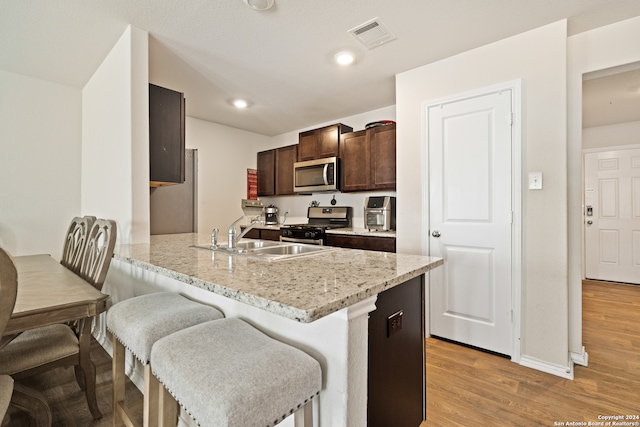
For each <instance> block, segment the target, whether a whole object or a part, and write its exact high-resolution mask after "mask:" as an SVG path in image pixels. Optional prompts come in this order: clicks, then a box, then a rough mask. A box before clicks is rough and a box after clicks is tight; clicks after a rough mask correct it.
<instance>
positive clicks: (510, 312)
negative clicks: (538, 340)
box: [509, 310, 513, 323]
mask: <svg viewBox="0 0 640 427" xmlns="http://www.w3.org/2000/svg"><path fill="white" fill-rule="evenodd" d="M509 317H510V318H511V323H513V310H509Z"/></svg>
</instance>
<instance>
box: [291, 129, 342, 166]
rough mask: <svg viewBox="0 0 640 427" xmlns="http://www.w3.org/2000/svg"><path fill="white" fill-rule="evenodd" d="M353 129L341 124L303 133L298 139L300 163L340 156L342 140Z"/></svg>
mask: <svg viewBox="0 0 640 427" xmlns="http://www.w3.org/2000/svg"><path fill="white" fill-rule="evenodd" d="M351 131H353V128H352V127H350V126H347V125H343V124H341V123H338V124H335V125H331V126H326V127H323V128H319V129H313V130H308V131H306V132H301V133H300V134H299V137H298V161H299V162H303V161H306V160H315V159H323V158H326V157H339V156H340V138H341V135H342V134H343V133H346V132H351Z"/></svg>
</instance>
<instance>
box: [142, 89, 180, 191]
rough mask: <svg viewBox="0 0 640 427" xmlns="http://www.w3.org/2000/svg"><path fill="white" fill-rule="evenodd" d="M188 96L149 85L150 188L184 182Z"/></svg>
mask: <svg viewBox="0 0 640 427" xmlns="http://www.w3.org/2000/svg"><path fill="white" fill-rule="evenodd" d="M184 146H185V99H184V94H182V93H180V92H176V91H173V90H170V89H166V88H163V87H160V86H156V85H153V84H149V181H150V186H152V187H158V186H162V185H171V184H181V183H183V182H184V179H185V177H184V173H185V166H184Z"/></svg>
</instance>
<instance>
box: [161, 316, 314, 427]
mask: <svg viewBox="0 0 640 427" xmlns="http://www.w3.org/2000/svg"><path fill="white" fill-rule="evenodd" d="M151 367H152V370H153V372H154V374H155V375H156V377H157V378H158V380H159V381H160V382H161V383H162V384H163V385H164V386H165V388H166V389H167V390H168V392H169V393H171V395H172V396H173V397H174V398H175V399H176V400H177V401H178V403H180V404H181V405H182V406H183V407H184V409H185V410H186V411H187V412H188V413H189V414H190V415H191V416H192V417H193V418H194V420H196V421H197V422H198V424H200V425H203V426H216V427H232V426H233V427H247V426H273V425H275V424H277V423H279V422H280V421H282V420H283V419H284V418H286V417H287V416H289V415H290V414H292V413H293V412H295V411H296V410H297V409H298V408H300V407H301V406H303V405H304V404H305V403H307V402H308V401H309V400H310V399H312V398H313V396H315V395H316V394H318V393H319V392H320V388H321V386H322V371H321V368H320V364H319V363H318V361H317V360H315V359H314V358H312V357H311V356H309V355H308V354H306V353H305V352H303V351H301V350H298V349H296V348H294V347H292V346H290V345H287V344H284V343H282V342H280V341H277V340H275V339H272V338H269V337H268V336H267V335H265V334H264V333H262V332H260V331H258V330H257V329H255V328H254V327H252V326H251V325H249V324H248V323H246V322H244V321H242V320H240V319H237V318H230V319H223V320H216V321H214V322H207V323H203V324H200V325H196V326H193V327H190V328H188V329H184V330H182V331H180V332H177V333H175V334H173V335H170V336H167V337H165V338H162V339H160V340H159V341H158V342H157V343H156V344H155V345H154V347H153V349H152V351H151Z"/></svg>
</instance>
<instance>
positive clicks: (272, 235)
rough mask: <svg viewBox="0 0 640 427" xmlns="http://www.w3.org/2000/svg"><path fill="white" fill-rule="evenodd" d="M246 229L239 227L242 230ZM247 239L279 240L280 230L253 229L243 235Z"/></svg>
mask: <svg viewBox="0 0 640 427" xmlns="http://www.w3.org/2000/svg"><path fill="white" fill-rule="evenodd" d="M245 228H246V227H240V229H241V230H244V229H245ZM244 238H247V239H261V240H276V241H279V240H280V230H275V229H266V228H253V229H251V230H249V231H248V232H247V234H245V235H244Z"/></svg>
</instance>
